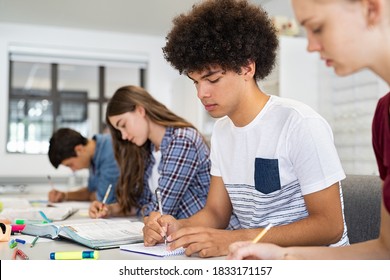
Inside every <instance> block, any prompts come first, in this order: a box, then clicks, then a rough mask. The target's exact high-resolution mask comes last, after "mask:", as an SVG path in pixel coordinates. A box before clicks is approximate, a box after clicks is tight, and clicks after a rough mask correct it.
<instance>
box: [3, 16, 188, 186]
mask: <svg viewBox="0 0 390 280" xmlns="http://www.w3.org/2000/svg"><path fill="white" fill-rule="evenodd" d="M10 44H19V45H20V44H28V45H35V46H38V47H39V46H41V47H55V48H63V49H81V50H84V51H88V50H91V51H101V52H113V53H124V54H132V53H134V54H141V55H146V56H147V57H148V71H147V78H146V79H147V80H146V84H147V86H146V88H147V90H148V91H149V92H150V93H151V94H152V95H154V96H155V97H156V98H157V99H158V100H159V101H161V102H163V103H164V104H166V105H167V106H168V107H170V106H171V103H172V97H171V91H172V87H173V81H175V80H177V79H181V78H182V77H180V76H179V74H178V73H177V72H176V71H175V70H174V69H172V67H171V66H170V65H169V64H168V63H167V62H166V61H165V59H164V57H163V54H162V50H161V48H162V47H163V46H164V45H165V38H164V37H153V36H141V35H129V34H123V33H112V32H97V31H87V30H79V29H65V28H53V27H45V26H29V25H16V24H4V23H0V65H1V67H0V177H11V176H16V177H20V176H29V177H30V176H32V177H41V176H42V177H44V178H46V176H47V175H48V174H51V175H52V177H55V176H64V175H68V174H70V171H69V169H67V168H60V169H59V170H55V169H54V168H53V167H52V166H51V164H50V163H49V160H48V158H47V156H46V155H24V154H23V155H18V154H7V153H6V151H5V147H6V138H7V127H8V126H7V120H8V86H9V81H8V79H9V78H8V77H9V76H8V69H9V63H8V46H9V45H10ZM0 183H1V180H0Z"/></svg>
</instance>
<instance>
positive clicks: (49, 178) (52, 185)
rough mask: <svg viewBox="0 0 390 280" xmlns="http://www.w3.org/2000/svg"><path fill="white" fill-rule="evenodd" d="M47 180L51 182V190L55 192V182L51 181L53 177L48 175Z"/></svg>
mask: <svg viewBox="0 0 390 280" xmlns="http://www.w3.org/2000/svg"><path fill="white" fill-rule="evenodd" d="M47 179H48V180H49V184H50V186H51V189H52V190H54V184H53V181H52V180H51V176H50V175H47Z"/></svg>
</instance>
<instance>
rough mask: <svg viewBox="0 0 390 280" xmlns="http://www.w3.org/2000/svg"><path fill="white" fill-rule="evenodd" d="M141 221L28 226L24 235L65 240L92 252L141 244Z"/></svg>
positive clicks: (120, 220)
mask: <svg viewBox="0 0 390 280" xmlns="http://www.w3.org/2000/svg"><path fill="white" fill-rule="evenodd" d="M143 226H144V224H143V223H142V222H132V221H130V220H129V219H126V218H116V219H75V220H67V221H62V222H55V223H47V224H27V225H26V226H25V228H24V229H23V231H22V233H23V234H28V235H34V236H37V235H38V236H41V237H47V238H51V239H58V238H66V239H70V240H72V241H75V242H77V243H79V244H82V245H84V246H87V247H89V248H92V249H106V248H115V247H119V246H120V245H123V244H129V243H136V242H142V241H143V233H142V228H143Z"/></svg>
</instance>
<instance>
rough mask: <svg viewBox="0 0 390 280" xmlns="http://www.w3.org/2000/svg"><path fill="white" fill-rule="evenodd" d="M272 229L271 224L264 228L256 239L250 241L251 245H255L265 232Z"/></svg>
mask: <svg viewBox="0 0 390 280" xmlns="http://www.w3.org/2000/svg"><path fill="white" fill-rule="evenodd" d="M271 227H272V224H269V225H268V226H266V227H265V228H264V229H263V230H262V231H261V232H260V233H259V234H258V235H257V236H256V237H255V239H253V240H252V243H257V242H259V241H260V239H261V238H263V236H264V235H265V234H266V233H267V231H268V230H269V229H270V228H271Z"/></svg>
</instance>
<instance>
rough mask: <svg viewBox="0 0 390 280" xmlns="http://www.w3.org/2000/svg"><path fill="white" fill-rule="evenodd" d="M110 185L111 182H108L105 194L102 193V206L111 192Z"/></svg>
mask: <svg viewBox="0 0 390 280" xmlns="http://www.w3.org/2000/svg"><path fill="white" fill-rule="evenodd" d="M111 187H112V184H110V185H109V186H108V188H107V191H106V194H105V195H104V198H103V200H102V203H103V206H104V204H106V201H107V198H108V195H109V194H110V192H111Z"/></svg>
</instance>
